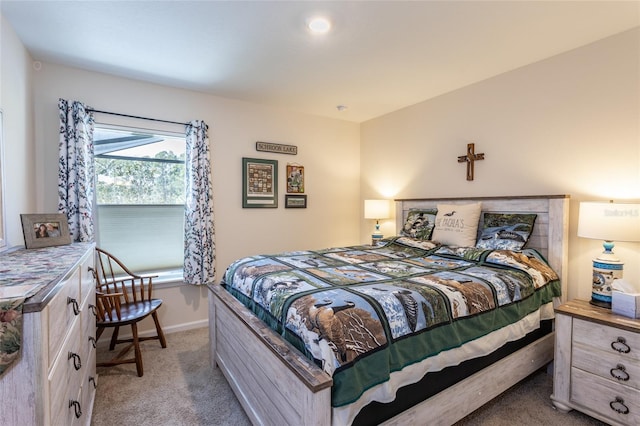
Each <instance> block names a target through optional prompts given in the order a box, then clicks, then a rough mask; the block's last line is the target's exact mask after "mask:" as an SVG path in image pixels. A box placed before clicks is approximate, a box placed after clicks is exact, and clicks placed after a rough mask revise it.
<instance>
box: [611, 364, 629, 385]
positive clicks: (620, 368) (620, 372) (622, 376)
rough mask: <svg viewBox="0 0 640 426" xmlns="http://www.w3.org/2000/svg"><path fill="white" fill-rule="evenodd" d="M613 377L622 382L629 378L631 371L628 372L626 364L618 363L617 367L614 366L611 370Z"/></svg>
mask: <svg viewBox="0 0 640 426" xmlns="http://www.w3.org/2000/svg"><path fill="white" fill-rule="evenodd" d="M610 373H611V377H613V378H616V379H618V380H620V381H621V382H626V381H627V380H629V373H627V369H626V368H625V366H624V365H622V364H618V365H616V368H612V369H611V370H610Z"/></svg>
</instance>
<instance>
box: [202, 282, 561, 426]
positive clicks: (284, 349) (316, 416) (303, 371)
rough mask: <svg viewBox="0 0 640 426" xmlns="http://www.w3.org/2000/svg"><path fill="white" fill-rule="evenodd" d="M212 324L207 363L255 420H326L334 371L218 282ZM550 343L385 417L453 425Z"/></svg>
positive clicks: (547, 357)
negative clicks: (326, 370) (312, 359)
mask: <svg viewBox="0 0 640 426" xmlns="http://www.w3.org/2000/svg"><path fill="white" fill-rule="evenodd" d="M209 323H210V326H209V333H210V340H211V352H210V362H211V365H212V366H214V367H215V366H218V367H219V368H220V369H221V370H222V372H223V373H224V375H225V377H226V378H227V380H228V381H229V384H230V385H231V387H232V388H233V391H234V393H235V394H236V396H237V397H238V399H239V400H240V403H241V404H242V406H243V407H244V409H245V411H246V413H247V415H248V416H249V418H250V419H251V421H252V422H253V424H256V425H296V426H299V425H318V426H320V425H322V426H326V425H330V424H331V385H332V380H331V377H329V376H328V375H327V374H326V373H324V372H323V371H322V370H321V369H320V368H318V367H316V366H315V365H314V364H312V363H310V362H309V361H308V360H307V359H306V358H304V357H302V355H301V354H300V353H299V352H298V351H297V350H296V349H295V348H293V347H291V346H290V345H289V344H288V343H287V342H285V341H284V340H282V339H281V338H280V336H278V335H277V334H275V333H274V332H273V331H272V330H271V329H269V328H268V327H267V326H266V325H265V324H264V323H262V321H260V320H259V319H257V318H256V317H255V316H254V315H253V314H252V313H251V312H250V311H249V310H248V309H247V308H245V307H244V306H243V305H242V304H241V303H240V302H238V301H237V300H236V299H234V298H233V297H232V296H231V295H230V294H229V293H227V291H226V290H224V289H223V288H222V287H221V286H220V285H217V284H215V285H210V286H209ZM553 348H554V334H553V333H551V334H548V335H546V336H544V337H543V338H541V339H539V340H537V341H535V342H533V343H531V344H529V345H528V346H526V347H524V348H522V349H520V350H519V351H517V352H515V353H513V354H511V355H509V356H508V357H506V358H504V359H502V360H500V361H498V362H496V363H494V364H492V365H490V366H489V367H487V368H485V369H483V370H482V371H479V372H478V373H476V374H474V375H472V376H469V377H468V378H466V379H464V380H463V381H461V382H459V383H457V384H455V385H454V386H452V387H450V388H448V389H445V390H443V391H442V392H440V393H438V394H437V395H434V396H433V397H431V398H429V399H427V400H426V401H424V402H422V403H421V404H419V405H416V406H414V407H412V408H410V409H409V410H407V411H405V412H403V413H401V414H399V415H398V416H396V417H394V418H392V419H390V420H389V421H387V422H386V423H384V424H385V425H404V424H424V422H425V421H428V424H430V425H451V424H453V423H455V422H456V421H458V420H460V419H462V418H463V417H465V416H466V415H468V414H470V413H472V412H473V411H475V410H476V409H478V408H479V407H481V406H482V405H484V404H485V403H487V402H488V401H490V400H492V399H493V398H495V397H496V396H498V395H500V394H501V393H502V392H504V391H505V390H507V389H509V388H510V387H511V386H513V385H515V384H516V383H518V382H519V381H520V380H522V379H524V378H525V377H527V376H528V375H530V374H531V373H533V372H535V371H536V370H538V369H540V368H542V367H544V366H545V365H546V364H548V363H549V362H550V361H551V360H552V359H553Z"/></svg>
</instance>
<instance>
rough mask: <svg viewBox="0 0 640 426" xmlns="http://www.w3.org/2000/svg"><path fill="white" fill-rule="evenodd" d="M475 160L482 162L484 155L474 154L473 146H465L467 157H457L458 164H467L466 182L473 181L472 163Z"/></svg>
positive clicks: (471, 144) (470, 144) (469, 144)
mask: <svg viewBox="0 0 640 426" xmlns="http://www.w3.org/2000/svg"><path fill="white" fill-rule="evenodd" d="M476 160H484V153H480V154H476V153H475V144H473V143H468V144H467V155H461V156H459V157H458V163H467V180H473V163H474V162H475V161H476Z"/></svg>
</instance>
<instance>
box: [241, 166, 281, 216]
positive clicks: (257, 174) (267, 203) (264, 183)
mask: <svg viewBox="0 0 640 426" xmlns="http://www.w3.org/2000/svg"><path fill="white" fill-rule="evenodd" d="M242 207H243V208H257V207H262V208H275V207H278V160H263V159H258V158H243V159H242Z"/></svg>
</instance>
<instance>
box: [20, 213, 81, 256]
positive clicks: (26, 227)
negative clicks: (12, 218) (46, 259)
mask: <svg viewBox="0 0 640 426" xmlns="http://www.w3.org/2000/svg"><path fill="white" fill-rule="evenodd" d="M20 219H21V220H22V233H23V234H24V245H25V247H26V248H28V249H32V248H42V247H50V246H63V245H66V244H71V234H70V233H69V222H67V216H66V215H65V214H61V213H51V214H21V215H20Z"/></svg>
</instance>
